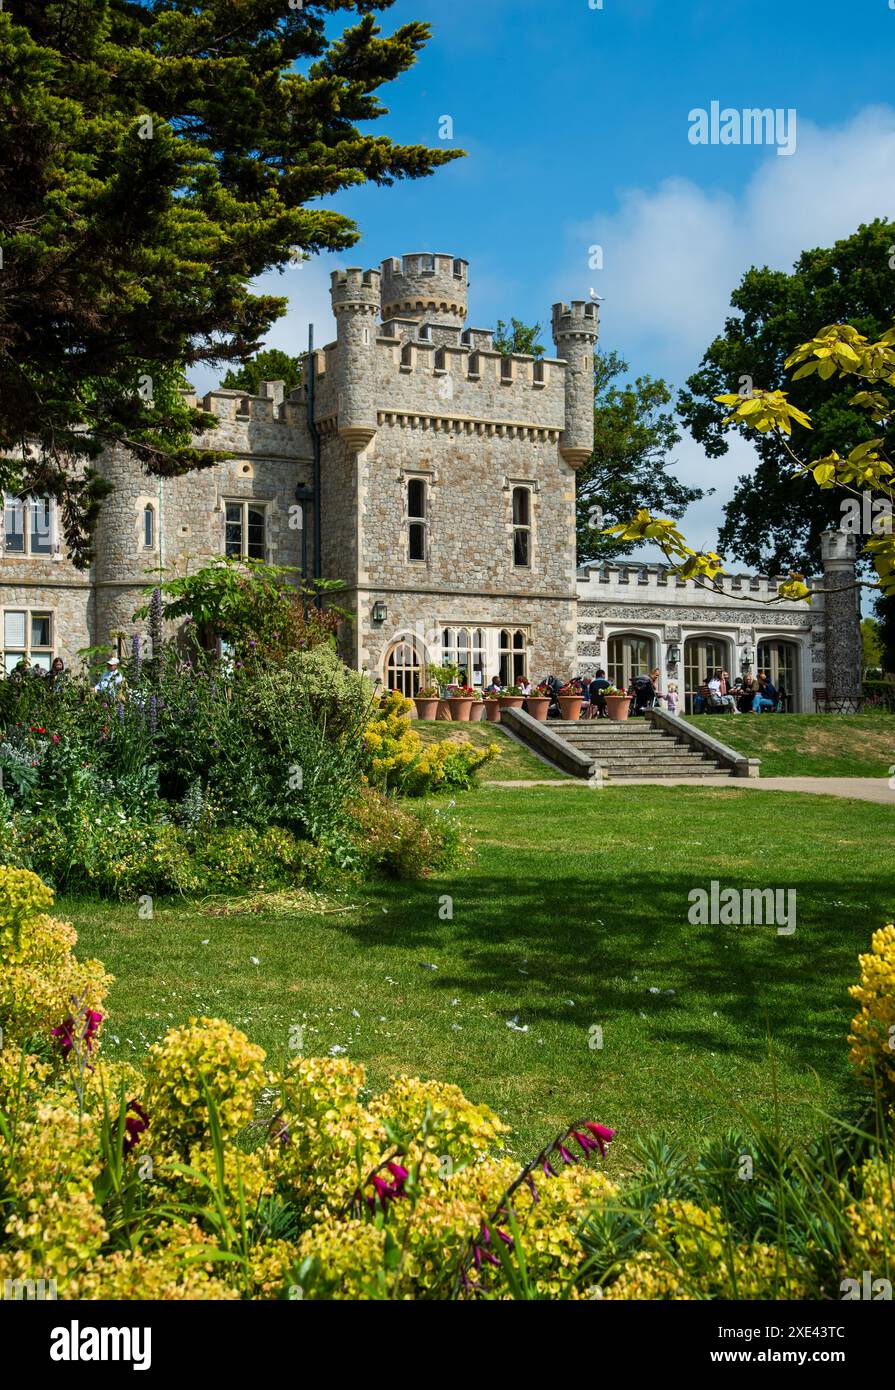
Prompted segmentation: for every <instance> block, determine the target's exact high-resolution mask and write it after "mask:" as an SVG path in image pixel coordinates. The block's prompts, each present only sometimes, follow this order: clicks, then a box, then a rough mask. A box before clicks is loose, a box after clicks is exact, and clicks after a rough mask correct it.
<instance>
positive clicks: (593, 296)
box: [590, 290, 603, 304]
mask: <svg viewBox="0 0 895 1390" xmlns="http://www.w3.org/2000/svg"><path fill="white" fill-rule="evenodd" d="M590 297H591V299H592V300H593V302H594V304H602V302H603V295H601V294H597V292H596V290H591V291H590Z"/></svg>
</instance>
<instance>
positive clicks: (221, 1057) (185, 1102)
mask: <svg viewBox="0 0 895 1390" xmlns="http://www.w3.org/2000/svg"><path fill="white" fill-rule="evenodd" d="M263 1062H264V1052H263V1051H262V1049H261V1048H260V1047H255V1046H254V1045H253V1044H252V1043H250V1042H249V1040H248V1038H247V1037H246V1036H245V1034H244V1033H241V1032H240V1031H239V1029H238V1028H233V1027H231V1025H230V1024H229V1023H225V1022H224V1021H223V1020H222V1019H219V1018H202V1019H200V1020H199V1022H198V1023H197V1022H196V1020H195V1019H191V1020H190V1022H189V1023H188V1024H187V1025H186V1026H185V1027H183V1028H171V1029H169V1030H168V1032H167V1033H166V1034H165V1037H164V1039H163V1040H162V1042H160V1043H156V1044H154V1045H153V1046H152V1047H150V1049H149V1052H148V1055H147V1059H146V1078H147V1084H146V1107H147V1110H148V1112H149V1115H150V1117H151V1119H150V1125H151V1133H152V1143H153V1146H154V1147H155V1146H158V1147H160V1148H161V1149H162V1150H163V1151H164V1150H168V1151H170V1152H173V1153H176V1154H179V1155H180V1156H181V1157H183V1158H186V1157H187V1156H188V1154H189V1152H190V1149H191V1148H192V1147H193V1145H196V1144H198V1145H201V1144H203V1143H207V1142H208V1139H209V1134H210V1130H209V1108H210V1107H212V1108H213V1110H214V1112H215V1113H216V1117H217V1123H218V1125H219V1127H220V1133H221V1137H222V1139H223V1140H224V1142H225V1143H226V1142H228V1141H232V1140H234V1139H235V1138H236V1136H237V1135H238V1134H239V1132H240V1130H242V1129H244V1128H245V1126H246V1125H247V1124H248V1123H249V1121H250V1120H251V1118H252V1115H253V1112H254V1102H255V1097H256V1095H257V1093H258V1091H259V1090H260V1089H261V1086H262V1085H263V1084H264V1069H263V1065H262V1064H263Z"/></svg>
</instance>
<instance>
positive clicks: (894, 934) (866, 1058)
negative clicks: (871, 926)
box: [848, 923, 895, 1099]
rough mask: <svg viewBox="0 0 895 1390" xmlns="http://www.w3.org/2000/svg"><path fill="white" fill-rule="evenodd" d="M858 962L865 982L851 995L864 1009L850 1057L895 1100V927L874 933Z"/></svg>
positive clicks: (854, 1022)
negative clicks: (868, 949)
mask: <svg viewBox="0 0 895 1390" xmlns="http://www.w3.org/2000/svg"><path fill="white" fill-rule="evenodd" d="M858 962H859V964H860V967H861V982H860V984H857V985H852V987H851V989H850V990H849V993H850V994H851V996H852V998H853V999H857V1001H858V1003H859V1004H860V1006H861V1007H860V1010H859V1012H858V1013H857V1014H856V1015H855V1017H854V1018H853V1019H852V1025H851V1028H852V1030H851V1033H850V1034H849V1038H848V1040H849V1042H850V1043H851V1045H852V1048H851V1053H850V1058H851V1061H852V1063H853V1065H854V1067H855V1068H856V1070H857V1071H858V1073H859V1075H861V1076H863V1077H864V1078H865V1079H867V1080H868V1081H871V1082H873V1081H876V1082H877V1083H879V1084H881V1085H883V1086H884V1087H885V1088H886V1089H887V1090H888V1092H889V1094H890V1096H891V1097H892V1098H893V1099H895V926H893V925H892V924H891V923H890V924H889V925H888V926H887V927H882V928H881V929H880V930H879V931H877V932H874V934H873V939H872V941H871V947H870V951H869V953H868V954H867V955H863V956H859V957H858Z"/></svg>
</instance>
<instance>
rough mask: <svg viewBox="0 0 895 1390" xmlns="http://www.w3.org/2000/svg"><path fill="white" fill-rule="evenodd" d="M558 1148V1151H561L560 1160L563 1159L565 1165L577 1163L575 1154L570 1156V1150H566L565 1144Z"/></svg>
mask: <svg viewBox="0 0 895 1390" xmlns="http://www.w3.org/2000/svg"><path fill="white" fill-rule="evenodd" d="M557 1148H558V1151H559V1156H560V1158H561V1159H562V1161H563V1163H576V1162H577V1159H576V1158H575V1157H574V1155H573V1154H570V1153H569V1151H568V1149H567V1148H566V1146H565V1144H559V1145H558V1146H557Z"/></svg>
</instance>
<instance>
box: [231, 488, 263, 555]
mask: <svg viewBox="0 0 895 1390" xmlns="http://www.w3.org/2000/svg"><path fill="white" fill-rule="evenodd" d="M223 502H224V554H225V555H226V556H230V557H231V558H232V559H240V560H249V559H252V560H266V559H267V553H268V545H269V528H268V511H269V508H268V503H267V502H262V501H259V499H258V498H257V497H225V498H224V499H223ZM231 507H239V508H240V520H239V528H240V534H239V555H238V556H237V555H236V554H235V553H234V554H232V555H231V551H230V550H229V549H228V544H227V527H228V526H230V525H233V524H234V523H232V522H231V521H230V519H229V517H228V515H227V513H228V511H229V509H230V508H231ZM249 511H257V512H260V513H261V516H262V518H263V523H264V539H263V541H262V547H261V548H262V552H263V553H262V554H261V555H250V554H249Z"/></svg>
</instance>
